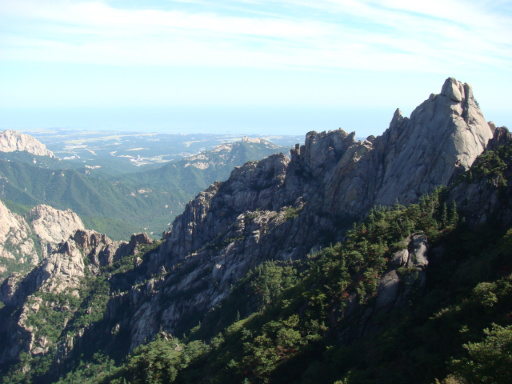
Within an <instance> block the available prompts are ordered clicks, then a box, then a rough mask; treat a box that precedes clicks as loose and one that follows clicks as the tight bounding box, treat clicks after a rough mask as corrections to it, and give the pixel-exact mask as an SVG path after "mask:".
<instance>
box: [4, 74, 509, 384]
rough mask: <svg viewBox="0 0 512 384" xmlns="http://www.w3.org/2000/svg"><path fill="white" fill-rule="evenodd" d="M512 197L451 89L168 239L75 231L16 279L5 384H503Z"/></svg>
mask: <svg viewBox="0 0 512 384" xmlns="http://www.w3.org/2000/svg"><path fill="white" fill-rule="evenodd" d="M193 164H195V166H194V165H193ZM210 166H211V165H210V164H209V162H208V161H205V159H204V158H202V157H201V156H199V157H197V158H195V159H193V160H189V165H188V166H185V165H184V166H183V167H182V168H181V170H182V172H183V171H184V170H187V171H188V170H189V168H190V169H191V168H192V167H193V168H194V169H203V170H207V169H209V168H210ZM168 171H170V169H164V170H158V171H155V172H154V173H148V174H147V176H146V177H147V180H150V179H151V180H158V178H160V179H161V180H162V188H167V187H168V184H166V181H165V180H166V178H167V176H165V175H166V172H168ZM125 180H127V181H123V182H126V183H129V179H125ZM511 180H512V142H511V135H510V133H509V132H508V130H507V129H506V128H504V127H499V128H498V127H496V126H495V125H494V123H488V122H486V120H485V118H484V116H483V113H482V111H481V110H480V108H479V106H478V103H477V102H476V100H475V98H474V95H473V90H472V88H471V86H470V85H468V84H463V83H461V82H459V81H457V80H455V79H453V78H449V79H447V80H446V82H445V83H444V84H443V86H442V88H441V92H440V93H439V94H432V95H430V97H429V98H428V99H427V100H425V101H424V102H423V103H422V104H421V105H419V106H418V107H417V108H416V109H415V110H414V111H413V112H412V114H411V116H410V117H409V118H406V117H403V116H402V114H401V112H400V111H399V110H397V111H396V112H395V113H394V115H393V118H392V120H391V123H390V126H389V128H388V129H387V130H386V131H385V132H384V133H383V135H381V136H379V137H368V138H367V139H366V140H364V141H356V140H355V134H354V133H351V134H348V133H346V132H345V131H343V130H336V131H329V132H322V133H317V132H309V133H307V134H306V140H305V144H304V145H303V146H300V145H297V146H296V147H295V148H294V149H292V150H291V154H290V157H287V156H285V155H283V154H273V155H270V156H269V157H267V158H265V159H263V160H260V161H249V162H247V163H245V164H244V165H243V166H241V167H238V168H235V169H234V170H233V171H232V172H231V174H230V176H229V178H228V179H227V180H226V181H223V182H215V183H213V184H212V185H210V186H209V187H208V188H207V189H205V190H204V191H203V192H200V193H199V194H198V195H197V196H196V197H195V198H194V199H193V200H191V201H190V202H189V203H188V204H187V205H186V206H185V207H184V210H183V213H181V214H180V215H179V216H177V217H176V218H175V219H174V221H173V223H172V225H171V226H170V228H169V230H168V231H166V232H165V233H164V234H163V237H162V239H161V240H160V241H156V240H153V239H151V238H150V237H148V236H147V235H133V236H132V237H131V239H130V241H128V242H116V241H112V240H110V239H109V238H108V237H106V236H105V235H102V234H100V233H97V232H94V231H89V230H84V229H79V230H77V231H76V232H74V233H73V234H71V236H70V237H69V238H67V239H64V240H63V241H62V242H61V243H60V244H59V245H58V247H57V248H56V249H55V250H54V251H52V252H51V253H50V254H49V255H48V256H47V257H46V258H45V259H44V260H43V261H41V263H40V264H39V265H38V266H36V267H35V268H34V269H33V270H32V271H31V272H29V273H28V274H26V275H12V276H10V277H9V278H7V279H6V280H5V281H4V282H3V284H2V286H1V287H0V294H1V296H0V299H1V301H2V302H3V303H4V307H3V308H2V309H1V310H0V322H1V324H2V325H3V326H2V329H1V330H0V336H1V337H0V340H1V341H0V357H1V358H0V362H1V363H2V364H3V367H4V368H3V369H4V372H5V376H4V377H5V378H4V380H3V382H4V383H20V382H24V381H29V382H34V383H40V382H41V383H43V382H59V383H71V382H84V383H107V382H108V383H127V382H130V383H168V382H176V383H200V382H204V383H212V382H223V383H240V382H245V383H291V382H294V383H320V382H322V383H323V382H325V383H369V382H379V383H410V382H417V383H435V382H439V380H442V382H443V383H470V382H493V383H494V382H496V383H498V382H500V383H505V382H507V380H509V379H510V377H511V376H512V371H511V368H510V367H511V365H510V364H509V363H510V361H509V358H510V357H509V356H510V352H511V351H512V325H511V322H512V320H511V316H510V308H511V307H510V305H511V304H512V274H511V273H512V253H511V250H512V246H511V245H512V230H510V228H511V226H512V206H511V201H512V200H511V199H510V198H511V194H512V188H511V187H510V184H509V182H510V181H511ZM142 182H145V179H142ZM148 182H149V181H148ZM151 183H153V184H154V181H152V182H151ZM141 185H142V184H141Z"/></svg>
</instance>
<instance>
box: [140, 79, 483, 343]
mask: <svg viewBox="0 0 512 384" xmlns="http://www.w3.org/2000/svg"><path fill="white" fill-rule="evenodd" d="M492 137H493V130H492V129H491V127H490V125H489V124H488V123H487V122H486V120H485V119H484V117H483V114H482V112H481V111H480V109H479V107H478V104H477V102H476V101H475V99H474V96H473V92H472V89H471V86H469V85H468V84H462V83H460V82H458V81H456V80H454V79H451V78H450V79H447V80H446V82H445V84H444V85H443V87H442V90H441V93H440V94H438V95H434V94H433V95H431V96H430V97H429V98H428V99H427V100H426V101H425V102H423V103H422V104H421V105H420V106H419V107H418V108H416V109H415V110H414V111H413V113H412V114H411V117H410V118H405V117H403V116H402V114H401V113H400V111H399V110H397V111H396V112H395V114H394V116H393V118H392V120H391V123H390V127H389V128H388V129H387V130H386V131H385V132H384V134H383V135H382V136H380V137H377V138H374V137H369V138H368V139H367V140H365V141H355V139H354V138H355V135H354V133H351V134H348V133H346V132H344V131H343V130H337V131H330V132H322V133H317V132H310V133H308V134H307V135H306V141H305V145H304V146H296V148H295V149H294V150H292V151H291V159H288V158H286V157H285V156H282V155H274V156H271V157H269V158H267V159H264V160H262V161H260V162H252V163H248V164H246V165H244V166H243V167H241V168H238V169H236V170H234V171H233V172H232V174H231V177H230V178H229V179H228V180H227V181H226V182H224V183H216V184H214V185H212V186H211V187H210V188H209V189H207V190H206V191H204V192H202V193H200V194H199V195H198V196H197V197H196V199H194V200H193V201H191V202H190V203H189V204H188V205H187V207H186V208H185V211H184V213H183V214H182V215H181V216H179V217H178V218H177V219H176V220H175V221H174V223H173V225H172V227H171V228H170V230H169V232H167V233H166V234H165V242H164V244H163V245H162V246H161V247H160V251H159V254H158V255H157V256H155V257H153V258H152V259H151V262H150V264H149V271H151V272H152V273H153V274H155V273H157V272H158V270H159V268H161V266H162V265H164V267H165V269H166V270H167V271H171V272H169V275H168V277H167V278H162V279H161V280H158V281H155V282H154V285H153V286H152V291H153V292H155V294H154V300H155V303H156V302H162V301H163V298H164V297H165V302H166V304H165V307H162V306H157V305H156V304H155V305H154V306H153V305H150V304H147V303H146V304H145V305H144V310H143V312H144V313H145V315H142V314H141V312H137V313H138V314H137V316H135V317H134V318H133V319H132V323H131V324H130V328H131V332H132V346H134V345H137V343H139V342H140V341H141V340H142V338H143V337H144V338H147V337H149V335H151V334H153V333H154V332H156V329H154V327H156V324H160V325H162V326H163V327H164V328H165V329H167V330H169V331H170V332H174V331H182V330H183V329H184V327H186V324H184V322H183V319H187V318H189V317H190V316H193V314H194V313H201V312H204V311H207V310H209V309H210V308H212V307H213V306H214V305H215V303H217V302H219V300H221V299H222V298H224V297H226V295H227V294H228V293H229V289H230V286H231V285H232V284H233V283H235V282H236V281H237V279H239V278H240V277H241V276H243V275H244V274H245V273H246V272H247V271H248V270H249V269H250V268H251V267H253V266H255V265H257V264H259V263H261V262H262V261H264V260H268V259H281V260H286V259H289V258H292V259H295V258H301V257H304V256H305V255H306V254H307V253H308V252H309V251H310V250H311V249H312V248H313V247H317V246H322V245H326V244H329V242H333V241H337V240H341V239H342V238H343V234H344V231H345V230H346V229H348V228H349V226H351V224H352V223H353V222H354V221H357V220H361V219H362V218H364V216H365V215H366V214H367V212H368V211H369V209H370V208H371V207H372V206H374V205H390V204H393V203H394V202H396V201H397V200H398V201H399V202H400V203H412V202H416V201H417V200H418V199H419V197H420V196H422V195H423V194H425V193H428V192H430V191H432V190H433V189H434V188H436V187H437V186H439V185H447V184H448V183H449V182H450V181H451V180H454V179H455V178H456V177H457V176H458V175H459V174H460V173H462V172H464V171H465V170H467V169H468V168H469V167H470V166H471V164H472V163H473V161H474V160H475V158H476V157H477V156H478V155H479V154H480V153H481V152H482V151H483V150H484V148H485V147H486V145H487V143H488V142H489V140H490V139H491V138H492ZM413 243H414V242H413ZM418 262H420V261H418ZM415 265H416V264H415ZM418 268H419V267H418ZM184 274H185V275H186V279H178V278H177V277H176V276H178V275H179V276H183V275H184ZM199 277H201V278H199ZM388 277H390V278H391V276H388ZM390 281H391V283H390V284H392V282H393V281H394V279H390ZM387 296H388V297H390V295H387ZM382 300H384V299H382ZM386 303H387V299H386V300H384V301H383V302H381V305H382V306H385V305H387V304H386ZM140 311H142V309H140ZM148 313H151V315H149V314H148ZM148 317H151V318H153V319H154V318H155V317H156V318H158V319H159V321H152V322H151V323H154V327H151V326H148V325H147V323H146V321H145V320H144V319H146V318H148ZM141 329H144V331H141Z"/></svg>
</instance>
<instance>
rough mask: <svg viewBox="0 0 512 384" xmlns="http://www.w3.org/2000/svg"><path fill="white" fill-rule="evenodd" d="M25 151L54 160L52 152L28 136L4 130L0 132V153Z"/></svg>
mask: <svg viewBox="0 0 512 384" xmlns="http://www.w3.org/2000/svg"><path fill="white" fill-rule="evenodd" d="M15 151H20V152H21V151H26V152H28V153H31V154H32V155H36V156H48V157H50V158H55V155H54V153H53V152H52V151H50V150H48V149H47V148H46V146H45V145H44V144H43V143H41V142H39V141H38V140H36V139H34V138H33V137H32V136H30V135H25V134H24V133H19V132H16V131H11V130H6V131H3V132H0V152H15Z"/></svg>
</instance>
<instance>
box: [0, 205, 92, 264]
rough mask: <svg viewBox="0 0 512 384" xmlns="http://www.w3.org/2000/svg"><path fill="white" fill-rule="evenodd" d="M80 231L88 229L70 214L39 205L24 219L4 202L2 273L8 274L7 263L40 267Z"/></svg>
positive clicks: (0, 240)
mask: <svg viewBox="0 0 512 384" xmlns="http://www.w3.org/2000/svg"><path fill="white" fill-rule="evenodd" d="M79 229H84V225H83V223H82V221H81V220H80V218H79V217H78V216H77V215H76V214H75V213H73V212H72V211H70V210H67V211H60V210H57V209H54V208H52V207H49V206H47V205H39V206H37V207H34V208H33V209H32V210H31V211H30V212H29V213H28V214H27V215H25V216H24V217H23V216H20V215H18V214H15V213H12V212H11V211H10V210H9V209H8V208H7V207H6V206H5V204H4V203H3V202H1V201H0V272H6V271H7V267H6V266H5V261H4V262H2V260H3V259H4V260H10V261H11V262H16V263H19V264H28V265H37V264H38V263H39V261H40V260H41V259H43V258H45V257H47V256H48V255H50V253H51V251H52V250H53V249H54V248H55V246H56V245H57V244H59V243H60V242H61V241H63V240H65V239H67V238H68V237H69V236H70V235H71V234H72V233H74V232H75V231H77V230H79ZM2 269H3V270H2Z"/></svg>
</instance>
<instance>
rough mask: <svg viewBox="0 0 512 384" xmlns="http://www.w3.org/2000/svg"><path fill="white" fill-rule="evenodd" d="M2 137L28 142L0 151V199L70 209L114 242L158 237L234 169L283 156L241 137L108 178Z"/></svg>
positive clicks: (273, 147)
mask: <svg viewBox="0 0 512 384" xmlns="http://www.w3.org/2000/svg"><path fill="white" fill-rule="evenodd" d="M2 137H9V138H10V140H11V142H16V140H18V142H21V143H24V142H25V141H26V142H28V143H30V144H28V145H25V146H18V147H15V146H13V145H10V146H5V147H4V146H0V149H1V150H2V151H1V152H0V155H1V156H0V196H1V198H2V199H5V200H8V201H12V202H14V203H17V204H21V205H25V206H29V207H34V206H36V205H39V204H46V205H50V206H52V207H54V208H56V209H60V210H66V209H72V210H73V211H74V212H76V213H77V214H78V215H79V216H80V218H81V219H82V221H83V222H84V225H85V226H86V227H87V228H91V229H92V228H94V229H95V230H98V231H102V232H105V233H106V234H108V235H109V236H110V237H112V238H114V239H117V240H120V239H124V238H128V237H129V236H130V235H131V234H132V233H136V232H141V231H146V232H148V233H151V234H153V233H155V234H157V235H155V236H156V237H158V236H159V235H160V234H161V233H162V231H164V230H165V229H167V228H168V227H169V224H170V223H171V221H172V219H173V218H174V217H175V216H176V215H177V214H178V213H179V212H180V211H181V210H183V207H184V206H185V204H186V203H187V202H188V201H189V200H190V199H191V198H193V197H194V196H195V194H197V193H198V192H199V191H201V190H202V189H204V188H207V187H208V186H209V185H210V184H211V183H213V182H214V181H216V180H223V179H225V178H227V177H228V176H229V172H230V171H231V170H232V169H233V168H234V167H236V166H241V165H242V164H244V163H245V162H246V161H248V160H258V159H261V158H263V157H266V156H268V155H270V154H272V153H276V152H282V151H285V152H286V151H288V148H286V147H281V146H278V145H275V144H272V143H270V142H268V141H266V140H262V139H254V138H244V139H242V140H240V141H235V142H231V143H227V144H223V145H219V146H217V147H216V148H215V149H213V150H211V151H203V152H200V154H198V155H194V156H192V157H190V156H189V157H187V158H185V159H182V160H174V161H172V162H168V163H166V164H164V165H160V168H156V169H153V170H149V171H148V170H145V171H139V172H132V173H124V174H122V175H118V176H110V175H109V174H108V171H107V174H105V173H98V172H94V170H95V168H94V167H93V166H87V165H86V166H85V167H82V168H76V165H73V164H72V163H70V162H69V161H66V160H60V159H56V158H55V157H54V156H53V154H52V156H47V155H45V153H46V152H45V151H46V148H45V147H44V145H42V144H41V143H39V142H38V141H37V140H35V139H33V138H31V139H30V140H29V139H27V138H30V136H28V135H23V134H18V135H17V136H16V135H15V133H13V132H12V131H6V132H4V133H3V136H2ZM16 137H17V138H18V139H15V138H16ZM4 141H5V140H4ZM1 143H2V141H0V144H1ZM15 148H17V149H16V150H15V151H14V149H15ZM27 149H30V151H29V150H27ZM104 168H105V167H103V169H104Z"/></svg>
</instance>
